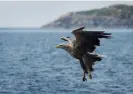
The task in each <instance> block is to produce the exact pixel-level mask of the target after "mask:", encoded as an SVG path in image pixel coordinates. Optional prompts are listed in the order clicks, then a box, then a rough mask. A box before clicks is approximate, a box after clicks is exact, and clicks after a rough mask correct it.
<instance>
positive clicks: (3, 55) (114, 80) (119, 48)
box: [0, 29, 133, 94]
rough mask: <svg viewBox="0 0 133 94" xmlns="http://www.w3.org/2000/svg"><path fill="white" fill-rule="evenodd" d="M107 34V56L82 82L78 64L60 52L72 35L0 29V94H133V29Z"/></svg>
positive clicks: (104, 50)
mask: <svg viewBox="0 0 133 94" xmlns="http://www.w3.org/2000/svg"><path fill="white" fill-rule="evenodd" d="M40 31H41V32H40ZM46 31H47V32H46ZM56 31H60V32H56ZM106 31H107V32H112V36H113V38H112V39H110V40H108V39H102V40H101V46H100V47H98V48H97V50H96V52H97V53H99V54H102V55H105V57H104V58H103V60H102V61H101V62H97V64H96V65H94V69H95V71H94V72H93V73H92V77H93V79H92V80H89V79H88V80H87V81H85V82H83V81H82V69H81V67H80V64H79V62H78V60H76V59H74V58H72V57H71V56H70V55H69V54H68V53H67V52H65V51H64V50H62V49H57V48H55V46H56V45H57V44H60V43H63V42H64V41H62V40H60V37H61V36H72V37H73V35H72V34H71V33H70V32H71V30H63V29H62V30H56V29H36V30H34V29H33V30H26V29H23V30H20V29H16V30H15V29H11V30H10V29H8V30H0V94H133V30H132V29H116V30H113V29H112V30H111V29H109V30H106Z"/></svg>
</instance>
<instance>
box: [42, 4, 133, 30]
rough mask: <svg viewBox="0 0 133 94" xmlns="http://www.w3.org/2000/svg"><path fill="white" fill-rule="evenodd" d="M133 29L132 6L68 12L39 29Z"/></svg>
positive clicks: (113, 6)
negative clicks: (83, 27) (82, 27)
mask: <svg viewBox="0 0 133 94" xmlns="http://www.w3.org/2000/svg"><path fill="white" fill-rule="evenodd" d="M80 26H85V27H88V28H96V27H102V28H133V6H129V5H122V4H120V5H111V6H109V7H104V8H101V9H93V10H86V11H78V12H70V13H67V14H66V15H62V16H61V17H59V18H58V19H56V20H55V21H53V22H50V23H48V24H45V25H43V26H41V28H45V27H47V28H73V27H80Z"/></svg>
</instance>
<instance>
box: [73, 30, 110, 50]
mask: <svg viewBox="0 0 133 94" xmlns="http://www.w3.org/2000/svg"><path fill="white" fill-rule="evenodd" d="M83 29H84V27H81V28H79V29H76V30H73V31H72V33H73V34H74V35H75V37H76V41H75V48H76V49H79V50H82V51H84V52H93V51H94V50H95V48H96V47H95V46H100V38H107V39H108V38H111V33H105V31H84V30H83Z"/></svg>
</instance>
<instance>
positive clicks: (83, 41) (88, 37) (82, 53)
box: [57, 27, 111, 81]
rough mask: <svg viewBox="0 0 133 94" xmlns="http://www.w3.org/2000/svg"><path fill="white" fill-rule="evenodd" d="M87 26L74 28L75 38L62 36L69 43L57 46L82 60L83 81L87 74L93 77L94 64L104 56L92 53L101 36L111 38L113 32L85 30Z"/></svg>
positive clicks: (98, 44)
mask: <svg viewBox="0 0 133 94" xmlns="http://www.w3.org/2000/svg"><path fill="white" fill-rule="evenodd" d="M84 28H85V27H81V28H78V29H76V30H73V31H72V33H73V34H74V35H75V38H76V39H75V40H71V39H70V38H69V37H68V38H66V37H61V39H62V40H65V41H69V44H61V45H58V46H57V48H62V49H65V50H66V51H67V52H68V53H69V54H70V55H71V56H73V57H74V58H76V59H78V60H79V61H80V65H81V67H82V69H83V78H82V79H83V81H85V80H86V78H85V74H89V78H90V79H91V78H92V76H91V72H92V71H93V70H94V69H93V67H92V66H93V65H94V62H96V61H101V60H102V57H101V56H99V55H97V54H92V52H93V51H94V50H95V48H96V46H100V38H106V39H109V38H111V33H105V32H104V31H84V30H83V29H84Z"/></svg>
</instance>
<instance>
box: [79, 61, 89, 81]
mask: <svg viewBox="0 0 133 94" xmlns="http://www.w3.org/2000/svg"><path fill="white" fill-rule="evenodd" d="M80 65H81V67H82V69H83V77H82V80H83V81H87V79H86V77H85V74H86V73H87V69H86V67H85V65H84V63H83V61H82V60H80Z"/></svg>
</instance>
